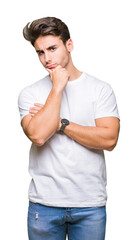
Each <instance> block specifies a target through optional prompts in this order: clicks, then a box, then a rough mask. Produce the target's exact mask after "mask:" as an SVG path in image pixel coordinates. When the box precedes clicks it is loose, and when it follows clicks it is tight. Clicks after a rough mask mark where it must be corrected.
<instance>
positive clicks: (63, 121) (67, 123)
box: [60, 118, 69, 132]
mask: <svg viewBox="0 0 138 240" xmlns="http://www.w3.org/2000/svg"><path fill="white" fill-rule="evenodd" d="M61 124H62V126H61V128H60V131H61V132H64V129H65V127H66V126H67V125H69V120H67V119H65V118H63V119H62V120H61Z"/></svg>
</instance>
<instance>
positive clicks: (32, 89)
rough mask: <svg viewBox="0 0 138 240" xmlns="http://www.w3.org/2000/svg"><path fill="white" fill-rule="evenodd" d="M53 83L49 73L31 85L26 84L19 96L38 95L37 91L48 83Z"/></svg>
mask: <svg viewBox="0 0 138 240" xmlns="http://www.w3.org/2000/svg"><path fill="white" fill-rule="evenodd" d="M50 84H51V81H50V77H49V75H47V76H46V77H44V78H42V79H40V80H38V81H36V82H35V83H33V84H31V85H29V86H26V87H24V88H23V89H22V90H21V91H20V93H19V96H18V99H20V98H21V97H23V96H26V97H27V96H28V97H33V96H34V97H35V96H36V93H37V92H38V91H40V90H41V89H43V88H45V87H47V86H48V85H50Z"/></svg>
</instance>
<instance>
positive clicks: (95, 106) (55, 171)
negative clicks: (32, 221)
mask: <svg viewBox="0 0 138 240" xmlns="http://www.w3.org/2000/svg"><path fill="white" fill-rule="evenodd" d="M51 88H52V82H51V80H50V77H49V75H48V76H46V77H45V78H43V79H41V80H40V81H37V82H36V83H34V84H32V85H31V86H28V87H26V88H24V89H23V90H22V91H21V93H20V95H19V99H18V105H19V111H20V116H21V119H22V118H23V117H24V116H25V115H27V114H29V108H30V107H32V106H33V105H34V103H41V104H44V103H45V102H46V99H47V97H48V95H49V93H50V90H51ZM110 116H112V117H117V118H119V114H118V110H117V104H116V99H115V95H114V92H113V90H112V88H111V87H110V85H109V84H107V83H105V82H103V81H101V80H98V79H96V78H94V77H92V76H90V75H88V74H86V73H82V75H81V76H80V77H79V78H78V79H76V80H73V81H69V82H68V84H67V86H66V88H65V89H64V91H63V95H62V102H61V110H60V117H61V118H66V119H68V120H69V121H71V122H74V123H76V124H79V125H83V126H95V119H96V118H102V117H110ZM51 118H52V115H51ZM45 127H47V126H45ZM29 173H30V175H31V177H32V181H31V183H30V187H29V200H30V201H32V202H37V203H40V204H43V205H47V206H55V207H94V206H104V205H105V204H106V199H107V194H106V167H105V159H104V152H103V151H102V150H95V149H89V148H86V147H84V146H82V145H80V144H79V143H77V142H76V141H74V140H73V139H71V138H69V137H68V136H66V135H65V134H59V133H55V134H54V135H53V136H52V137H51V138H50V139H49V140H48V141H47V142H46V143H45V144H44V145H43V146H41V147H40V146H36V145H35V144H32V146H31V149H30V163H29Z"/></svg>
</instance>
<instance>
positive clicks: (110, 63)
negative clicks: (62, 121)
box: [0, 0, 138, 240]
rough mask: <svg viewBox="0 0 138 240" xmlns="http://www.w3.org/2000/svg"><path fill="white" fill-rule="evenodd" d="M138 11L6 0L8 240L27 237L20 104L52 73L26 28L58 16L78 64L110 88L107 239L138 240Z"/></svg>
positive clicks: (0, 195) (1, 183) (130, 5)
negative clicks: (112, 129) (113, 132)
mask: <svg viewBox="0 0 138 240" xmlns="http://www.w3.org/2000/svg"><path fill="white" fill-rule="evenodd" d="M137 13H138V7H137V1H135V0H130V1H128V0H116V1H113V0H101V1H100V0H95V1H94V0H90V1H88V0H85V1H65V0H63V1H62V0H61V1H60V0H59V1H56V0H52V1H46V0H45V1H43V0H39V1H35V0H33V1H32V0H30V1H27V0H24V1H15V0H13V1H6V0H5V1H4V3H1V6H0V18H1V20H0V25H1V27H0V32H1V37H0V48H1V51H0V57H1V63H0V68H1V70H0V75H1V91H0V103H1V106H0V109H1V117H0V121H1V123H0V141H1V143H0V146H1V151H0V152H1V160H0V165H1V168H0V206H1V209H0V222H1V223H0V226H1V233H0V235H1V236H2V239H3V240H7V239H9V238H10V239H14V240H19V239H21V240H27V239H28V237H27V223H26V218H27V208H28V186H29V183H30V177H29V174H28V162H29V161H28V160H29V148H30V141H29V140H28V139H27V138H26V136H25V135H24V133H23V131H22V129H21V126H20V118H19V112H18V106H17V99H18V95H19V92H20V91H21V90H22V88H24V87H25V86H27V85H30V84H32V83H34V82H35V81H37V80H39V79H41V78H43V77H44V76H45V75H47V72H46V71H45V69H44V68H43V67H42V66H41V64H40V63H39V60H38V57H37V55H36V53H35V51H34V48H33V47H32V46H31V45H30V43H29V42H27V41H25V40H24V38H23V36H22V29H23V27H24V26H25V25H26V24H27V22H30V21H33V20H34V19H37V18H41V17H46V16H55V17H58V18H60V19H62V20H63V21H64V22H65V23H66V24H67V25H68V27H69V30H70V33H71V38H72V39H73V41H74V51H73V53H72V57H73V61H74V64H75V66H76V67H77V68H78V69H79V70H81V71H85V72H87V73H89V74H91V75H93V76H95V77H97V78H99V79H101V80H103V81H106V82H108V83H110V84H111V86H112V87H113V89H114V91H115V95H116V98H117V103H118V108H119V113H120V118H121V131H120V137H119V141H118V145H117V146H116V148H115V149H114V151H112V152H105V155H106V164H107V178H108V184H107V192H108V201H107V230H106V240H116V239H117V240H122V239H125V240H128V239H138V231H137V224H138V223H137V215H138V193H137V191H138V187H137V185H138V156H137V155H138V154H137V149H138V137H137V136H138V113H137V111H138V108H137V104H138V87H137V81H138V14H137Z"/></svg>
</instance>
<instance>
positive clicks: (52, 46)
mask: <svg viewBox="0 0 138 240" xmlns="http://www.w3.org/2000/svg"><path fill="white" fill-rule="evenodd" d="M54 47H57V45H56V44H54V45H51V46H49V47H48V48H47V50H50V49H51V48H54ZM36 52H37V53H43V52H44V51H43V50H36Z"/></svg>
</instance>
